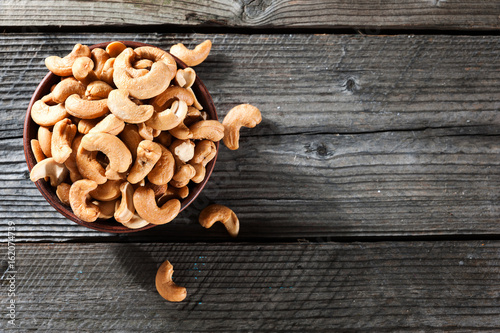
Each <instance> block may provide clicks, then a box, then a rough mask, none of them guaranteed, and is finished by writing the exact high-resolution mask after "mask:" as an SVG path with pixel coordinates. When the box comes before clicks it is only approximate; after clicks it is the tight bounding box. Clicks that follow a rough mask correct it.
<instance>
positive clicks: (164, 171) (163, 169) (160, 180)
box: [148, 145, 175, 185]
mask: <svg viewBox="0 0 500 333" xmlns="http://www.w3.org/2000/svg"><path fill="white" fill-rule="evenodd" d="M160 148H161V157H160V159H159V160H158V162H156V165H155V166H154V168H153V169H152V170H151V171H150V172H149V173H148V180H149V181H150V182H151V183H153V184H155V185H165V184H168V182H169V181H170V180H171V179H172V177H173V176H174V171H175V159H174V156H173V155H172V153H171V152H170V150H168V149H167V148H165V147H163V146H162V145H160Z"/></svg>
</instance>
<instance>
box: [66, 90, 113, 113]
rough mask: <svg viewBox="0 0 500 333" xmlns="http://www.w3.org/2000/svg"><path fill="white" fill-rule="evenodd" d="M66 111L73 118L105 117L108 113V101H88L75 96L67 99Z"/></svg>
mask: <svg viewBox="0 0 500 333" xmlns="http://www.w3.org/2000/svg"><path fill="white" fill-rule="evenodd" d="M65 106H66V110H67V111H68V113H69V114H71V115H72V116H75V117H78V118H81V119H94V118H99V117H102V116H104V115H105V114H106V113H107V112H108V111H109V109H108V100H107V99H98V100H86V99H82V98H81V97H80V96H79V95H77V94H73V95H71V96H69V97H68V98H67V99H66V103H65Z"/></svg>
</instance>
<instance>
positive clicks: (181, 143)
mask: <svg viewBox="0 0 500 333" xmlns="http://www.w3.org/2000/svg"><path fill="white" fill-rule="evenodd" d="M195 146H196V145H195V143H194V142H193V141H191V140H179V139H177V140H174V142H172V144H171V145H170V147H169V150H170V151H171V152H172V154H173V155H174V157H175V158H178V159H179V160H181V161H182V162H184V163H186V162H188V161H189V160H191V159H192V158H193V156H194V149H195Z"/></svg>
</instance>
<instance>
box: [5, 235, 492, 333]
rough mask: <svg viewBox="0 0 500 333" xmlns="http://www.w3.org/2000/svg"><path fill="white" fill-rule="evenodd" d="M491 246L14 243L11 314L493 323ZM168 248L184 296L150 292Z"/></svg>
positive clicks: (343, 323) (282, 322) (203, 323)
mask: <svg viewBox="0 0 500 333" xmlns="http://www.w3.org/2000/svg"><path fill="white" fill-rule="evenodd" d="M499 256H500V243H499V242H498V241H486V242H481V241H468V242H379V243H349V244H341V243H320V244H297V243H296V244H237V245H236V244H235V245H231V244H224V243H220V244H183V243H176V244H159V243H154V244H136V243H131V244H18V245H17V247H16V269H17V273H16V274H15V278H16V286H17V287H16V288H17V289H16V295H15V298H14V300H15V302H16V306H17V308H16V323H17V324H18V325H19V330H18V331H22V332H32V331H37V332H76V331H78V332H311V331H320V332H332V331H341V332H360V331H366V332H394V331H405V332H443V331H446V332H466V331H467V332H470V331H476V332H494V331H496V330H498V327H499V326H498V325H499V318H500V303H499V298H498V290H499V288H500V285H499V281H500V267H499V261H498V258H499ZM2 260H3V259H2ZM165 260H169V261H170V262H171V263H172V264H173V266H174V275H173V278H174V281H175V282H176V283H177V284H179V285H182V286H185V287H186V288H187V290H188V296H187V298H186V300H185V301H183V302H181V303H178V304H175V303H169V302H166V301H164V300H163V299H162V298H161V297H160V296H159V295H158V294H157V292H156V289H155V286H154V278H155V274H156V270H157V268H158V266H159V265H160V264H161V263H162V262H163V261H165ZM2 264H3V265H4V262H2ZM4 270H5V266H4V267H2V271H4ZM3 282H4V281H3ZM3 282H2V283H3ZM8 301H9V299H8V298H7V297H1V298H0V304H1V306H2V308H3V309H5V308H6V306H7V302H8ZM2 316H3V315H2ZM2 319H3V318H2ZM7 328H8V327H7V322H6V320H0V330H2V331H3V332H11V330H7Z"/></svg>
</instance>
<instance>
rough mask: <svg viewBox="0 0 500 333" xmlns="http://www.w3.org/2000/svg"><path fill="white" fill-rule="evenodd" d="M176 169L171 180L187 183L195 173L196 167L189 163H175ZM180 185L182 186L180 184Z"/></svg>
mask: <svg viewBox="0 0 500 333" xmlns="http://www.w3.org/2000/svg"><path fill="white" fill-rule="evenodd" d="M176 169H177V170H176V171H175V173H174V176H173V177H172V180H174V181H176V182H178V183H179V184H186V185H187V184H188V183H189V181H190V180H191V179H192V178H193V177H194V176H195V175H196V169H195V168H194V167H193V166H192V165H191V164H184V163H182V164H177V167H176ZM181 187H182V186H181Z"/></svg>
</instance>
